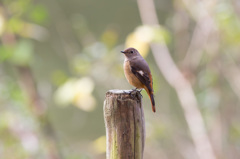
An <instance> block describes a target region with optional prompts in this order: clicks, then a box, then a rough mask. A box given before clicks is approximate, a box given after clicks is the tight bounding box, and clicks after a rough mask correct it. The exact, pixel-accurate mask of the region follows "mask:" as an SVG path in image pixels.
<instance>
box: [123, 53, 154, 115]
mask: <svg viewBox="0 0 240 159" xmlns="http://www.w3.org/2000/svg"><path fill="white" fill-rule="evenodd" d="M121 53H123V54H124V55H125V60H124V64H123V68H124V74H125V77H126V79H127V81H128V83H129V84H131V85H132V86H134V87H136V88H135V89H134V90H137V89H145V91H146V92H147V94H148V96H149V98H150V100H151V104H152V111H153V112H156V108H155V100H154V94H153V92H154V91H153V80H152V74H151V71H150V68H149V66H148V63H147V62H146V61H145V59H144V58H143V57H142V56H141V55H140V53H139V52H138V50H137V49H135V48H127V49H125V50H124V51H121Z"/></svg>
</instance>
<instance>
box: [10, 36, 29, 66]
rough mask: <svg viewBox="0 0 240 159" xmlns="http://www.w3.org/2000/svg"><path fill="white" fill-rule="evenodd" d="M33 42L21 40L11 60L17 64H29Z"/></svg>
mask: <svg viewBox="0 0 240 159" xmlns="http://www.w3.org/2000/svg"><path fill="white" fill-rule="evenodd" d="M32 54H33V44H32V43H31V42H30V41H28V40H21V41H20V42H19V43H18V44H17V46H16V48H15V51H14V52H13V55H12V57H11V59H10V61H11V62H12V63H14V64H16V65H20V66H25V65H28V64H29V63H30V61H31V59H32Z"/></svg>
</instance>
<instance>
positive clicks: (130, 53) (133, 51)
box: [121, 47, 140, 59]
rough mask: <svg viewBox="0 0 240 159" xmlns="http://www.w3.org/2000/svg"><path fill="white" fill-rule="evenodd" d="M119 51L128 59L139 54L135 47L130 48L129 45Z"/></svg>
mask: <svg viewBox="0 0 240 159" xmlns="http://www.w3.org/2000/svg"><path fill="white" fill-rule="evenodd" d="M121 53H123V54H124V55H125V56H126V58H128V59H131V58H134V57H136V56H139V55H140V54H139V52H138V51H137V50H136V49H134V48H131V47H130V48H127V49H126V50H124V51H121Z"/></svg>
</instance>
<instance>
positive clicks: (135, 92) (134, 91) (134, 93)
mask: <svg viewBox="0 0 240 159" xmlns="http://www.w3.org/2000/svg"><path fill="white" fill-rule="evenodd" d="M142 90H143V89H137V88H134V89H132V91H131V92H130V93H129V95H131V97H132V98H134V96H136V95H137V96H138V99H141V98H142V94H141V91H142ZM137 92H139V94H140V97H139V94H137Z"/></svg>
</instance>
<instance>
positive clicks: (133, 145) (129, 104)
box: [104, 90, 145, 159]
mask: <svg viewBox="0 0 240 159" xmlns="http://www.w3.org/2000/svg"><path fill="white" fill-rule="evenodd" d="M129 93H130V90H124V91H123V90H110V91H108V92H107V93H106V99H105V102H104V120H105V127H106V137H107V148H106V156H107V159H142V158H143V150H144V141H145V122H144V114H143V109H142V97H141V94H140V93H139V92H136V93H134V94H132V95H130V94H129Z"/></svg>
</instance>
